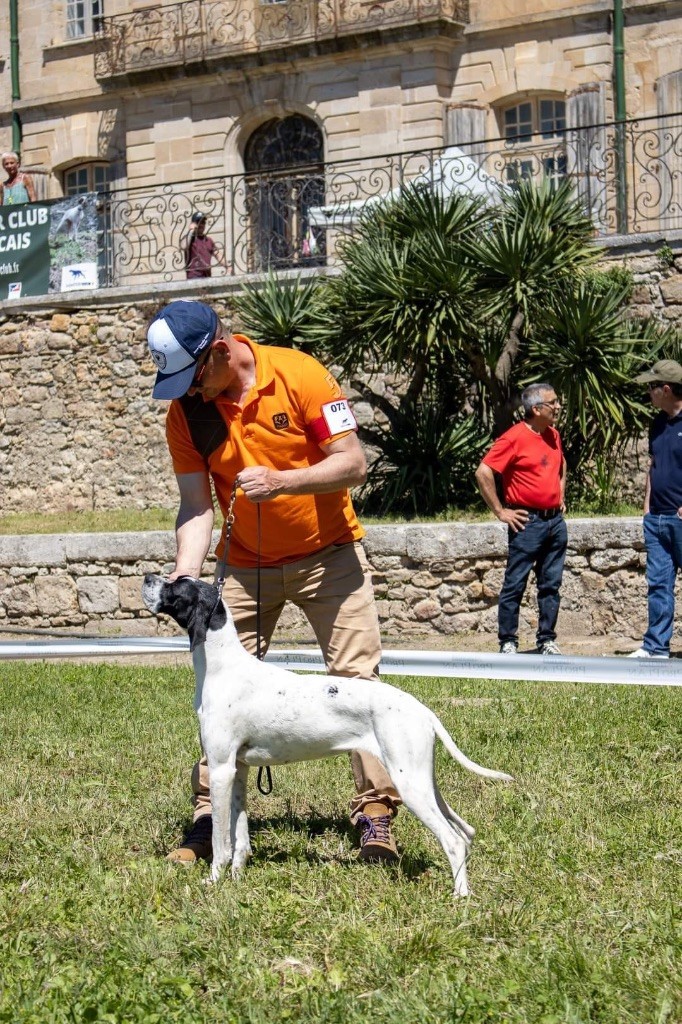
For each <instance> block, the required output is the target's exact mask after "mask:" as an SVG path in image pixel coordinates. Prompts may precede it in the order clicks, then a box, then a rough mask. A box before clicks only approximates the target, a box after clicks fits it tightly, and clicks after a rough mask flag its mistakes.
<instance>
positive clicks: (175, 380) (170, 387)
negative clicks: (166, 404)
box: [152, 363, 197, 398]
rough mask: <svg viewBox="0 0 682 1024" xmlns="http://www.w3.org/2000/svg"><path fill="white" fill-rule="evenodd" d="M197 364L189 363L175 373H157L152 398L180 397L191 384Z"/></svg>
mask: <svg viewBox="0 0 682 1024" xmlns="http://www.w3.org/2000/svg"><path fill="white" fill-rule="evenodd" d="M196 369H197V364H196V363H190V365H189V366H186V367H185V368H184V369H182V370H178V372H177V373H157V375H156V383H155V384H154V390H153V391H152V398H182V396H183V395H186V394H187V392H188V390H189V389H190V388H191V386H192V381H193V380H194V374H195V373H196Z"/></svg>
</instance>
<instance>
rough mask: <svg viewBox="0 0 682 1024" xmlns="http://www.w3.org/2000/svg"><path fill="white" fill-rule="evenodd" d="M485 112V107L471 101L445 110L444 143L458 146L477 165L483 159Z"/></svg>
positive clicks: (486, 112)
mask: <svg viewBox="0 0 682 1024" xmlns="http://www.w3.org/2000/svg"><path fill="white" fill-rule="evenodd" d="M487 114H488V111H487V109H486V108H485V107H478V106H476V105H475V104H473V103H459V104H457V105H455V106H452V107H448V108H447V110H446V112H445V145H446V146H459V148H460V149H462V150H464V152H465V153H466V154H467V156H470V157H472V159H474V160H475V161H476V163H477V164H478V165H479V167H480V165H481V163H482V162H483V160H484V159H485V147H484V146H483V140H484V139H485V137H486V121H487Z"/></svg>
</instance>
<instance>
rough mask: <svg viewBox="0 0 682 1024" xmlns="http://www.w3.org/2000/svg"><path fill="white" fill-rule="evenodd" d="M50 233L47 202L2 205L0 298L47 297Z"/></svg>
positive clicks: (0, 217)
mask: <svg viewBox="0 0 682 1024" xmlns="http://www.w3.org/2000/svg"><path fill="white" fill-rule="evenodd" d="M49 231H50V207H49V205H48V204H47V203H23V204H20V205H17V206H0V299H20V298H21V297H22V296H24V295H47V293H48V291H49V282H50V246H49V242H48V237H49Z"/></svg>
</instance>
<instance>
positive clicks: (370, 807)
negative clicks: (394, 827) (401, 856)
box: [356, 803, 398, 864]
mask: <svg viewBox="0 0 682 1024" xmlns="http://www.w3.org/2000/svg"><path fill="white" fill-rule="evenodd" d="M391 817H392V815H391V811H390V808H388V807H387V806H386V804H380V803H374V804H366V805H365V807H364V808H363V813H362V814H360V815H359V816H358V818H357V821H356V825H357V826H358V828H360V829H362V832H361V834H360V860H365V861H368V862H370V863H379V862H382V861H383V862H384V863H385V864H392V863H394V862H395V861H397V860H398V847H397V846H396V845H395V839H394V838H393V836H392V835H391Z"/></svg>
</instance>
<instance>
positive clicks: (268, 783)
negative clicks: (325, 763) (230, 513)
mask: <svg viewBox="0 0 682 1024" xmlns="http://www.w3.org/2000/svg"><path fill="white" fill-rule="evenodd" d="M257 523H258V527H257V529H258V545H257V547H258V555H257V559H256V657H257V658H258V660H259V661H262V660H263V658H264V657H265V651H263V650H261V630H260V627H261V615H260V576H261V573H260V502H259V503H258V506H257ZM264 776H265V781H263V777H264ZM256 786H257V787H258V792H259V793H262V794H263V796H270V794H271V793H272V771H271V770H270V765H269V764H266V765H260V766H259V768H258V776H257V778H256Z"/></svg>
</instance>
